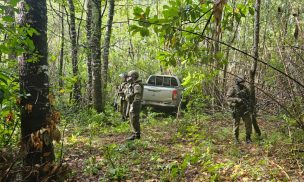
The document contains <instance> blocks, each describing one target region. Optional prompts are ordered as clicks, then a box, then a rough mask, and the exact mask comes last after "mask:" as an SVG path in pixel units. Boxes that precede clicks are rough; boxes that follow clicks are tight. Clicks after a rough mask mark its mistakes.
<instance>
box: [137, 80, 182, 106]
mask: <svg viewBox="0 0 304 182" xmlns="http://www.w3.org/2000/svg"><path fill="white" fill-rule="evenodd" d="M182 92H183V88H182V86H181V82H180V80H179V79H178V78H177V77H176V76H170V75H150V76H149V78H148V79H147V82H146V84H144V93H143V99H142V105H143V106H162V107H168V108H174V109H177V108H178V107H179V105H180V102H181V100H182Z"/></svg>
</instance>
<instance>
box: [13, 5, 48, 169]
mask: <svg viewBox="0 0 304 182" xmlns="http://www.w3.org/2000/svg"><path fill="white" fill-rule="evenodd" d="M27 7H29V8H27ZM18 24H19V25H20V26H21V27H26V25H30V27H32V28H34V29H35V30H37V31H38V32H39V34H34V35H33V36H30V35H28V38H29V39H31V40H32V41H33V43H34V46H35V50H32V51H30V50H29V49H28V48H25V50H26V52H24V53H23V54H22V55H21V56H20V57H19V82H20V93H21V95H22V96H21V103H20V104H21V107H20V111H21V116H20V117H21V142H22V149H23V150H25V154H26V155H25V157H24V162H25V165H35V164H43V163H46V162H52V161H53V160H54V149H53V143H52V137H51V135H50V133H49V132H48V131H43V129H44V128H46V127H48V126H49V125H50V119H49V116H50V102H49V98H48V96H49V77H48V62H47V57H48V47H47V8H46V0H39V1H37V0H25V1H22V2H20V3H19V15H18ZM33 60H35V61H33ZM38 131H40V132H38ZM46 138H48V140H46Z"/></svg>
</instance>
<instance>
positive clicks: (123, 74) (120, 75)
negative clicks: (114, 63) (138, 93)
mask: <svg viewBox="0 0 304 182" xmlns="http://www.w3.org/2000/svg"><path fill="white" fill-rule="evenodd" d="M119 77H121V78H127V77H128V74H127V73H121V74H119Z"/></svg>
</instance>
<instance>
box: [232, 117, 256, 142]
mask: <svg viewBox="0 0 304 182" xmlns="http://www.w3.org/2000/svg"><path fill="white" fill-rule="evenodd" d="M233 117H234V123H233V134H234V137H235V138H236V139H238V138H239V129H240V122H241V119H243V121H244V123H245V128H246V138H250V136H251V132H252V122H251V116H250V113H249V112H245V113H244V114H234V115H233Z"/></svg>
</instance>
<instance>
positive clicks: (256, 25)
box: [250, 0, 261, 134]
mask: <svg viewBox="0 0 304 182" xmlns="http://www.w3.org/2000/svg"><path fill="white" fill-rule="evenodd" d="M260 5H261V0H256V3H255V12H254V38H253V41H254V43H253V51H254V62H253V64H252V65H251V69H250V96H251V101H252V108H251V109H252V124H253V127H254V130H255V131H256V133H258V134H261V131H260V129H259V126H258V124H257V120H256V114H257V113H256V112H257V111H256V96H255V75H256V70H257V65H258V59H259V38H260Z"/></svg>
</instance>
